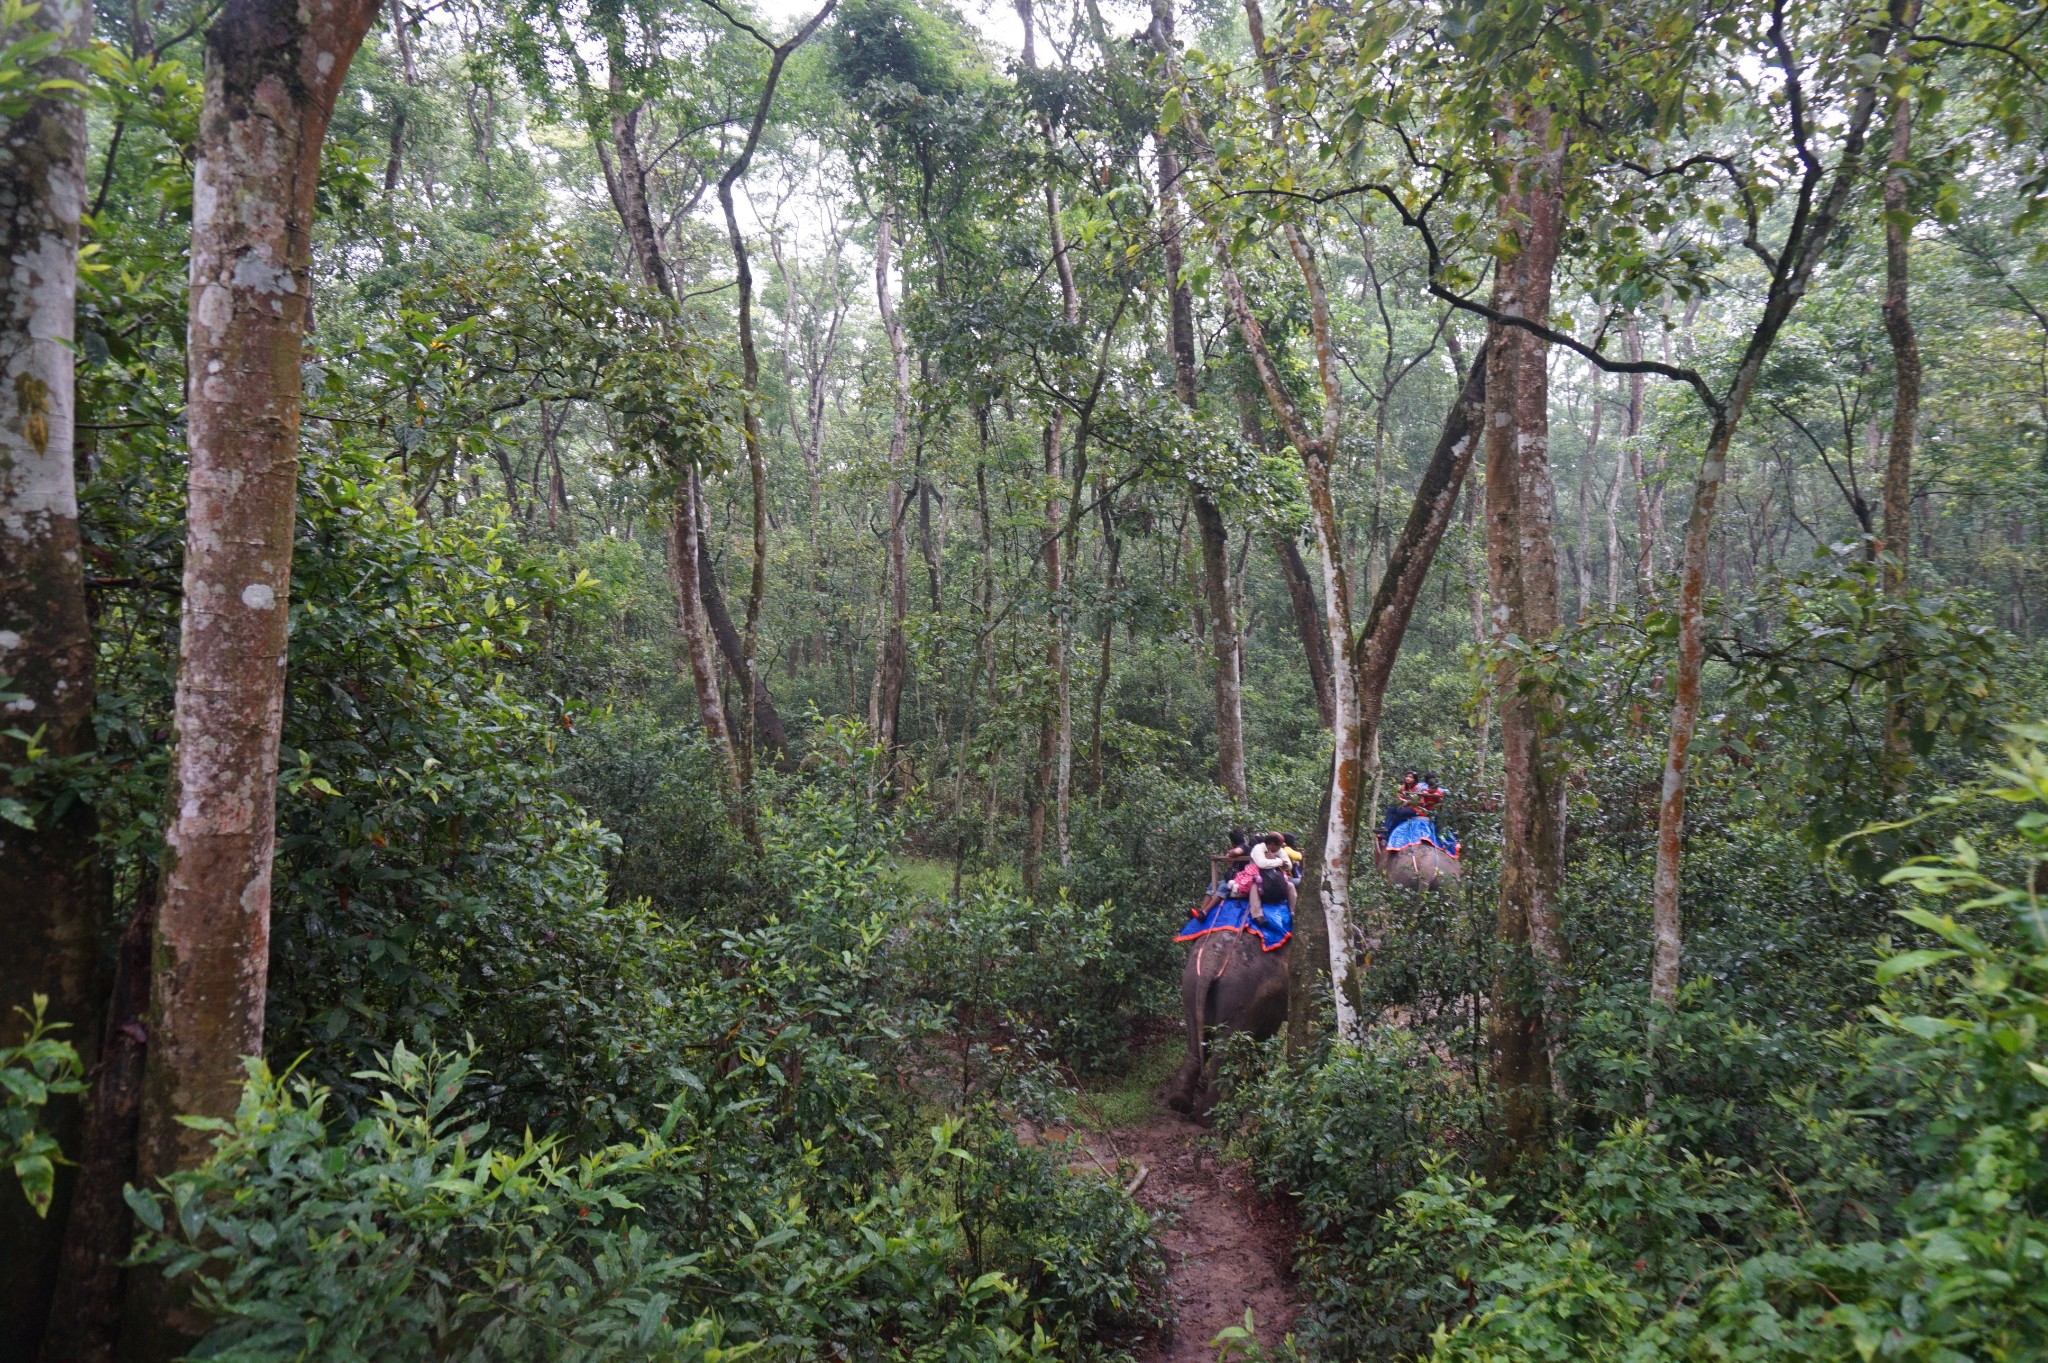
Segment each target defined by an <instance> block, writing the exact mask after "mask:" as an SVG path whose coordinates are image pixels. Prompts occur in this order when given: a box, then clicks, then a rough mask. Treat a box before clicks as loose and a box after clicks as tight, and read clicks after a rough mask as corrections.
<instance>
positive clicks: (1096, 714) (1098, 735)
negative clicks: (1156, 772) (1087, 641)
mask: <svg viewBox="0 0 2048 1363" xmlns="http://www.w3.org/2000/svg"><path fill="white" fill-rule="evenodd" d="M1095 497H1096V501H1097V503H1098V504H1099V508H1100V509H1099V511H1098V512H1097V514H1098V515H1100V516H1101V517H1102V550H1103V557H1104V564H1103V575H1102V631H1101V635H1100V648H1101V654H1100V656H1099V657H1098V658H1097V660H1096V667H1095V695H1094V698H1093V699H1092V700H1091V701H1090V703H1089V716H1088V721H1089V722H1088V767H1089V772H1088V775H1089V783H1090V784H1089V788H1090V789H1091V790H1093V791H1094V792H1095V797H1096V800H1097V802H1098V803H1100V801H1101V799H1102V705H1103V700H1104V698H1105V697H1107V696H1108V694H1109V675H1110V674H1109V667H1110V650H1111V648H1112V646H1113V645H1114V643H1115V641H1116V614H1115V611H1116V605H1117V592H1118V590H1119V588H1120V586H1121V584H1120V582H1119V581H1118V576H1117V574H1118V568H1119V566H1120V563H1121V560H1122V557H1123V548H1124V545H1123V538H1122V537H1121V536H1119V535H1118V534H1117V533H1116V508H1115V506H1114V505H1113V504H1112V503H1111V501H1110V494H1109V469H1108V466H1107V465H1100V466H1098V469H1097V472H1096V477H1095Z"/></svg>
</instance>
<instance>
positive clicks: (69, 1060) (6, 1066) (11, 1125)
mask: <svg viewBox="0 0 2048 1363" xmlns="http://www.w3.org/2000/svg"><path fill="white" fill-rule="evenodd" d="M48 1005H49V998H48V996H46V995H43V994H38V995H36V996H35V1011H34V1012H33V1013H31V1012H30V1011H29V1010H28V1009H26V1008H17V1009H15V1010H14V1011H15V1012H16V1013H17V1014H19V1015H20V1018H21V1028H22V1036H21V1040H19V1041H17V1042H16V1043H14V1044H13V1045H11V1046H0V1159H4V1160H6V1161H7V1162H8V1163H9V1164H11V1165H12V1166H13V1167H14V1176H15V1178H17V1179H19V1180H20V1181H21V1191H22V1195H23V1196H24V1197H26V1198H27V1199H28V1200H29V1205H30V1206H32V1207H34V1208H35V1209H36V1215H37V1216H48V1215H49V1214H50V1201H51V1199H52V1197H53V1196H54V1195H55V1186H56V1177H57V1165H58V1164H59V1163H60V1162H61V1161H62V1160H63V1158H64V1152H63V1151H62V1150H60V1149H58V1148H57V1141H56V1138H55V1137H53V1136H51V1135H50V1133H49V1132H47V1131H45V1130H43V1129H42V1127H41V1125H40V1122H41V1118H42V1111H43V1109H44V1108H45V1107H47V1106H49V1103H50V1099H52V1098H57V1097H69V1096H72V1095H75V1094H80V1093H83V1092H85V1080H84V1068H83V1067H82V1066H81V1065H80V1064H79V1061H78V1051H77V1050H76V1049H75V1048H74V1047H73V1046H72V1044H71V1043H70V1042H68V1041H60V1040H58V1039H57V1037H56V1036H55V1035H54V1033H55V1032H56V1030H57V1028H59V1027H61V1026H63V1025H64V1024H62V1023H49V1022H45V1021H44V1020H43V1009H44V1008H46V1007H47V1006H48Z"/></svg>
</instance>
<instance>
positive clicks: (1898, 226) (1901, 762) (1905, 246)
mask: <svg viewBox="0 0 2048 1363" xmlns="http://www.w3.org/2000/svg"><path fill="white" fill-rule="evenodd" d="M1898 8H1902V6H1898V5H1895V6H1894V9H1898ZM1912 155H1913V100H1912V96H1911V95H1910V94H1907V93H1903V92H1902V93H1901V94H1899V95H1898V96H1896V97H1895V98H1894V99H1893V101H1892V154H1891V169H1890V173H1889V174H1887V175H1886V176H1885V181H1884V278H1885V291H1884V329H1885V334H1886V336H1887V337H1889V338H1890V340H1891V346H1892V368H1893V371H1894V374H1895V375H1896V390H1895V392H1894V394H1893V397H1892V434H1891V444H1890V447H1889V449H1888V450H1887V451H1886V455H1885V465H1884V531H1883V539H1882V540H1881V541H1880V542H1879V545H1878V552H1879V554H1880V555H1881V556H1882V559H1883V568H1882V573H1883V583H1884V593H1885V595H1886V596H1887V597H1889V598H1891V599H1892V600H1893V601H1894V602H1896V601H1897V600H1898V599H1899V598H1901V597H1903V596H1904V595H1905V594H1906V561H1907V555H1908V553H1909V552H1910V550H1911V543H1912V528H1913V527H1912V512H1913V443H1914V439H1915V437H1916V435H1917V432H1918V427H1919V424H1920V340H1919V337H1918V336H1917V335H1916V334H1915V331H1914V327H1913V310H1912V306H1911V303H1910V301H1909V299H1908V296H1907V285H1908V283H1909V282H1910V268H1909V267H1910V264H1911V260H1910V256H1909V254H1908V252H1909V248H1910V243H1911V241H1912V217H1911V212H1912V197H1911V193H1910V190H1911V186H1910V185H1909V183H1908V180H1907V175H1908V173H1909V168H1910V161H1911V158H1912ZM1903 642H1904V641H1903V640H1901V644H1903ZM1910 722H1911V716H1910V715H1908V714H1907V712H1906V664H1905V660H1904V658H1895V659H1894V660H1893V661H1892V662H1891V663H1890V664H1888V665H1887V666H1886V668H1885V722H1884V753H1885V782H1886V785H1887V786H1888V787H1889V788H1890V790H1891V793H1892V794H1893V795H1894V796H1897V795H1901V794H1904V793H1905V790H1906V785H1907V782H1908V781H1909V780H1911V778H1912V774H1913V745H1912V743H1911V741H1910V740H1909V738H1908V737H1907V734H1906V729H1907V725H1908V724H1909V723H1910Z"/></svg>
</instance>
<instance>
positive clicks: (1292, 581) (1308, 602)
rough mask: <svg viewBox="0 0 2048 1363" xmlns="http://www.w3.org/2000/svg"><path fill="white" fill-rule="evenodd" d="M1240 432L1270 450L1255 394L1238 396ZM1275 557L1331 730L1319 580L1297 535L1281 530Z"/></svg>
mask: <svg viewBox="0 0 2048 1363" xmlns="http://www.w3.org/2000/svg"><path fill="white" fill-rule="evenodd" d="M1237 421H1238V429H1239V431H1241V432H1242V433H1243V435H1244V438H1245V439H1246V440H1249V441H1250V442H1251V443H1252V444H1253V445H1254V446H1256V447H1257V448H1258V449H1259V450H1261V451H1264V450H1265V449H1266V433H1265V431H1264V430H1262V429H1261V428H1260V426H1259V416H1258V413H1257V412H1255V411H1254V410H1252V395H1251V394H1250V393H1248V392H1246V391H1245V390H1244V389H1242V388H1240V389H1239V390H1238V393H1237ZM1273 554H1274V557H1276V558H1277V559H1279V560H1280V574H1281V576H1282V577H1283V578H1284V579H1285V580H1286V582H1287V600H1288V605H1289V606H1290V607H1291V608H1292V611H1293V615H1294V629H1295V633H1296V634H1298V635H1299V636H1300V637H1301V652H1302V656H1303V657H1304V658H1305V659H1306V660H1307V661H1308V675H1309V681H1310V682H1311V683H1312V684H1313V685H1314V686H1315V692H1316V715H1317V718H1319V719H1320V720H1321V721H1322V725H1323V727H1324V728H1325V729H1327V728H1329V727H1330V724H1331V718H1332V709H1331V706H1332V701H1331V696H1330V635H1329V632H1328V631H1327V630H1325V629H1324V628H1323V608H1322V607H1321V606H1320V605H1318V604H1317V603H1316V587H1315V581H1314V579H1313V578H1311V577H1310V576H1309V571H1308V565H1307V564H1306V563H1304V562H1303V561H1302V557H1301V546H1300V545H1299V544H1297V543H1295V537H1294V535H1293V534H1291V533H1289V532H1287V531H1284V530H1283V531H1278V532H1276V533H1275V534H1274V536H1273Z"/></svg>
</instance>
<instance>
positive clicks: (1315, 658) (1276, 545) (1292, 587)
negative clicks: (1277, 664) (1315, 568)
mask: <svg viewBox="0 0 2048 1363" xmlns="http://www.w3.org/2000/svg"><path fill="white" fill-rule="evenodd" d="M1273 556H1274V557H1275V558H1277V559H1279V561H1280V575H1281V576H1282V577H1283V578H1285V579H1286V580H1287V599H1288V603H1289V604H1290V605H1291V606H1292V607H1293V609H1294V629H1295V632H1296V633H1297V634H1298V635H1300V636H1301V652H1302V656H1303V657H1304V658H1306V659H1307V660H1308V673H1309V680H1310V682H1311V683H1313V684H1314V686H1315V691H1316V715H1317V717H1318V718H1320V719H1321V720H1322V724H1323V727H1324V728H1325V729H1327V728H1329V727H1330V723H1331V705H1332V701H1331V698H1330V636H1329V635H1328V634H1327V633H1325V632H1324V630H1323V628H1322V621H1321V615H1322V608H1321V607H1320V606H1318V605H1316V587H1315V583H1314V582H1313V581H1311V580H1310V579H1309V575H1308V565H1307V564H1306V563H1304V562H1302V558H1301V546H1300V545H1298V544H1296V543H1295V542H1294V536H1293V535H1290V534H1287V533H1285V532H1281V533H1278V534H1276V535H1274V536H1273Z"/></svg>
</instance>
